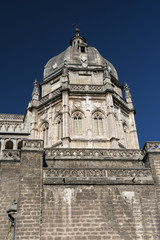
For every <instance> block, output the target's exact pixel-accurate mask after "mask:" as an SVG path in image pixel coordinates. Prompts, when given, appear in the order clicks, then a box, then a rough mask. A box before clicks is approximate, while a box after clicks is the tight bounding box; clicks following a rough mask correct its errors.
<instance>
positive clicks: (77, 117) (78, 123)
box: [72, 112, 83, 136]
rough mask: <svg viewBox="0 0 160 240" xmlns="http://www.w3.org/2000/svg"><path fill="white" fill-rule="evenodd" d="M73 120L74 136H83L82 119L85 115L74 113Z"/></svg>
mask: <svg viewBox="0 0 160 240" xmlns="http://www.w3.org/2000/svg"><path fill="white" fill-rule="evenodd" d="M72 119H73V134H74V135H75V136H81V135H82V119H83V115H82V113H81V112H74V113H73V115H72Z"/></svg>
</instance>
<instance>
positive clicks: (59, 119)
mask: <svg viewBox="0 0 160 240" xmlns="http://www.w3.org/2000/svg"><path fill="white" fill-rule="evenodd" d="M62 137H63V119H62V115H59V116H58V117H57V139H58V140H60V139H61V138H62Z"/></svg>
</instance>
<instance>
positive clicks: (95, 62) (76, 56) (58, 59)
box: [43, 33, 118, 81]
mask: <svg viewBox="0 0 160 240" xmlns="http://www.w3.org/2000/svg"><path fill="white" fill-rule="evenodd" d="M76 34H77V33H76ZM70 44H71V46H69V47H68V48H67V49H66V50H65V51H64V52H62V53H60V54H59V55H57V56H55V57H53V58H51V59H50V60H49V61H48V62H47V64H46V65H45V67H44V76H43V77H44V81H45V79H46V78H48V77H49V76H51V75H52V74H54V73H55V72H57V71H58V70H59V69H61V68H62V67H63V66H64V62H67V65H68V66H70V65H71V66H72V67H76V68H77V67H81V65H82V62H81V56H82V55H85V56H86V57H87V61H88V70H90V69H92V70H94V68H95V69H97V68H98V69H101V68H103V67H104V66H105V65H107V66H108V67H109V69H110V72H111V75H112V76H113V77H114V78H116V79H117V80H118V75H117V71H116V70H115V68H114V66H113V65H112V64H111V63H110V62H109V61H108V60H106V59H104V58H103V57H102V56H101V55H100V53H99V52H98V50H97V49H96V48H94V47H88V46H87V44H86V41H85V39H84V38H83V37H81V36H79V34H78V35H75V37H73V38H72V39H71V40H70ZM79 48H81V49H82V50H83V52H82V51H80V50H79ZM84 49H86V50H84Z"/></svg>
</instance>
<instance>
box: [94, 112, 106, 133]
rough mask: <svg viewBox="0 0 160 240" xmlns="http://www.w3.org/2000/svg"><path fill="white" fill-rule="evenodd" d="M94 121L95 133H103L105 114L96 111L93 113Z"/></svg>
mask: <svg viewBox="0 0 160 240" xmlns="http://www.w3.org/2000/svg"><path fill="white" fill-rule="evenodd" d="M93 121H94V133H95V135H96V136H102V135H103V130H104V129H103V115H102V113H100V112H96V113H94V114H93Z"/></svg>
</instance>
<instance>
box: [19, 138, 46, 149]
mask: <svg viewBox="0 0 160 240" xmlns="http://www.w3.org/2000/svg"><path fill="white" fill-rule="evenodd" d="M43 149H44V143H43V140H34V139H27V140H23V144H22V150H43Z"/></svg>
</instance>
